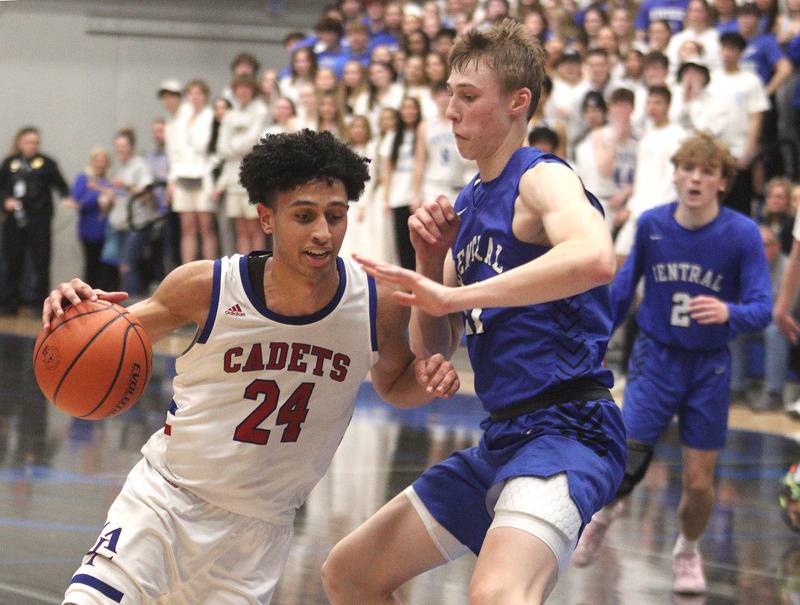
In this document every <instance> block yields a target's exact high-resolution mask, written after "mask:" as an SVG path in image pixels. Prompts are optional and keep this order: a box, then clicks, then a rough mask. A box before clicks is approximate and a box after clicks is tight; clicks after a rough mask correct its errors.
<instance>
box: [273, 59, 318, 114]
mask: <svg viewBox="0 0 800 605" xmlns="http://www.w3.org/2000/svg"><path fill="white" fill-rule="evenodd" d="M316 76H317V56H316V55H315V54H314V50H313V49H312V48H309V47H307V46H301V47H300V48H297V49H295V50H294V51H292V59H291V63H290V67H289V74H287V75H286V76H284V77H283V78H281V79H280V80H279V81H278V88H279V89H280V92H281V95H282V96H284V97H287V98H289V99H291V100H292V101H293V102H294V103H297V102H298V101H299V100H300V86H301V85H302V84H312V85H313V84H314V78H316Z"/></svg>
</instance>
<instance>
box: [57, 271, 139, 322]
mask: <svg viewBox="0 0 800 605" xmlns="http://www.w3.org/2000/svg"><path fill="white" fill-rule="evenodd" d="M126 298H128V293H127V292H106V291H105V290H100V289H97V288H92V287H91V286H90V285H89V284H87V283H86V282H84V281H81V280H80V279H78V278H77V277H76V278H74V279H71V280H70V281H68V282H61V283H60V284H58V286H56V288H55V290H53V291H52V292H50V294H49V295H48V296H47V298H45V299H44V305H42V324H43V325H44V327H45V328H46V327H48V326H49V325H50V322H51V321H52V320H53V319H54V318H55V317H59V316H61V315H63V314H64V307H65V306H67V305H69V304H73V305H77V304H78V303H79V302H81V301H82V300H107V301H108V302H112V303H118V302H122V301H123V300H125V299H126ZM65 302H66V303H67V305H65V304H64V303H65Z"/></svg>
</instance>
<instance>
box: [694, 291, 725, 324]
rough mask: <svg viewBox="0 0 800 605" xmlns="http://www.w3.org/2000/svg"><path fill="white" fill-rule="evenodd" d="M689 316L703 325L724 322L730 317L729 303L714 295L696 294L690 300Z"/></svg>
mask: <svg viewBox="0 0 800 605" xmlns="http://www.w3.org/2000/svg"><path fill="white" fill-rule="evenodd" d="M689 317H691V318H692V319H693V320H694V321H696V322H697V323H699V324H701V325H705V324H724V323H725V322H726V321H728V318H729V317H730V311H729V310H728V305H727V304H725V303H724V302H722V301H721V300H720V299H719V298H716V297H714V296H695V297H694V298H692V299H691V300H690V301H689Z"/></svg>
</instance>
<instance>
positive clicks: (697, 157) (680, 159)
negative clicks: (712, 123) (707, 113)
mask: <svg viewBox="0 0 800 605" xmlns="http://www.w3.org/2000/svg"><path fill="white" fill-rule="evenodd" d="M670 159H671V160H672V165H673V166H675V168H678V166H679V165H681V164H684V163H687V162H697V163H698V164H702V165H704V166H713V167H715V168H720V169H721V171H722V176H723V177H724V178H725V180H726V182H727V186H726V190H725V192H726V193H727V192H728V190H730V187H731V185H733V179H734V177H735V176H736V160H734V159H733V156H732V155H731V152H730V151H729V150H728V148H727V146H726V145H725V144H724V143H722V142H721V141H720V140H719V139H717V138H715V137H714V136H713V135H711V134H710V133H708V132H696V133H695V134H694V135H692V136H691V137H689V138H688V139H686V140H685V141H684V142H683V143H682V144H681V146H680V147H679V148H678V151H676V152H675V153H674V154H673V156H672V158H670Z"/></svg>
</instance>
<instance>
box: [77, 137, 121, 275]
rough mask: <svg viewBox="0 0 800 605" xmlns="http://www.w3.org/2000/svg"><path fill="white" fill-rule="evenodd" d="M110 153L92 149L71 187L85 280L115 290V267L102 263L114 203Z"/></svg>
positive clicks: (101, 148) (104, 150) (100, 149)
mask: <svg viewBox="0 0 800 605" xmlns="http://www.w3.org/2000/svg"><path fill="white" fill-rule="evenodd" d="M110 163H111V162H110V159H109V155H108V151H107V150H106V149H104V148H103V147H93V148H92V150H91V151H90V152H89V165H88V166H87V167H86V169H85V170H84V171H83V172H81V173H80V174H79V175H78V176H77V177H76V178H75V182H74V183H73V184H72V198H73V199H74V200H75V207H76V208H77V210H78V213H79V217H78V237H79V239H80V240H81V246H82V247H83V261H84V265H83V267H84V269H83V278H84V280H86V281H87V282H89V283H90V284H94V285H95V287H97V288H100V289H101V290H113V289H114V287H115V282H116V279H115V277H114V274H115V273H116V268H114V267H111V266H109V265H106V264H104V263H103V262H102V261H101V260H100V252H101V251H102V249H103V243H104V242H105V239H106V224H107V223H108V218H107V214H108V210H109V209H110V207H111V203H112V202H113V201H114V189H113V187H112V185H111V181H109V180H108V178H107V172H108V167H109V164H110Z"/></svg>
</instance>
